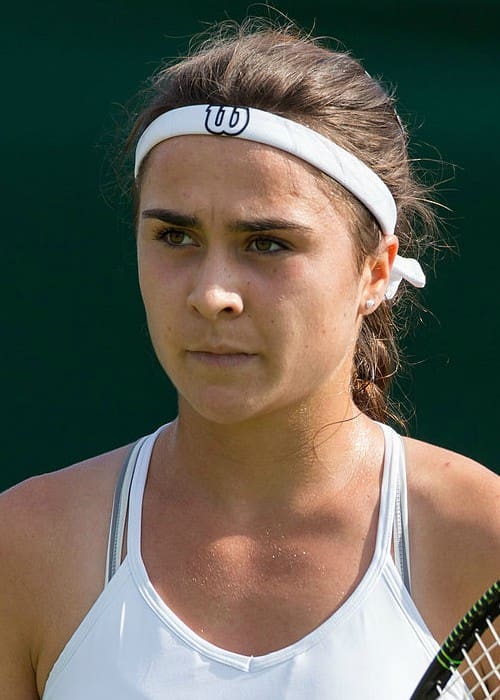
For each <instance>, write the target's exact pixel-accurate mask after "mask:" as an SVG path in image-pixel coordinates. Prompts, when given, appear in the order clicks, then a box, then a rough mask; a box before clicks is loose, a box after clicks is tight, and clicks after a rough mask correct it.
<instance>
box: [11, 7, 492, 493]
mask: <svg viewBox="0 0 500 700" xmlns="http://www.w3.org/2000/svg"><path fill="white" fill-rule="evenodd" d="M277 7H278V8H279V9H280V10H282V11H283V12H286V13H287V14H288V15H289V16H290V17H291V18H293V19H295V20H296V21H298V22H299V24H301V25H303V26H305V27H306V28H311V27H313V26H314V33H316V34H321V35H329V36H334V37H336V38H337V39H340V40H341V42H343V44H345V45H346V46H347V47H348V48H349V49H350V50H351V51H352V53H353V54H354V55H355V56H356V57H358V58H360V59H361V60H362V61H363V62H364V65H365V67H366V68H367V70H368V71H369V72H370V73H372V74H374V75H377V76H380V77H382V78H383V79H384V81H385V82H386V83H389V84H391V85H395V86H396V87H397V91H398V95H399V103H398V104H399V108H400V111H401V112H402V114H403V117H405V118H406V119H407V121H408V120H409V124H410V126H411V127H412V131H413V135H414V144H415V147H414V154H416V155H420V156H422V157H431V158H435V159H440V158H441V159H443V160H444V161H445V162H446V163H449V164H453V165H454V166H456V167H455V168H452V167H445V168H444V169H443V172H442V176H443V177H448V176H450V175H453V180H452V181H450V182H448V183H447V184H446V185H444V186H443V187H442V189H441V198H442V199H444V201H445V203H446V204H447V205H448V206H449V207H450V208H451V209H452V211H453V214H452V215H449V216H448V230H449V234H450V235H451V237H452V238H453V239H454V240H455V241H456V244H457V247H458V249H459V254H458V255H456V254H450V255H447V256H446V257H445V258H444V259H443V260H441V262H440V263H439V265H438V268H437V274H434V273H433V272H432V271H430V272H429V283H428V287H427V288H426V290H425V291H424V292H423V294H422V297H423V301H424V304H425V305H426V306H427V308H428V309H429V310H430V312H429V313H426V314H424V316H423V323H422V324H421V325H420V326H419V327H418V328H416V329H415V332H412V333H411V334H410V336H409V337H408V338H407V340H406V349H407V354H408V356H409V358H410V360H411V363H412V368H411V371H410V373H409V374H407V375H406V377H405V378H404V379H403V381H402V391H403V392H404V393H406V394H407V395H408V397H409V400H410V402H411V404H412V405H413V406H414V407H415V415H414V416H413V418H412V419H411V422H410V425H411V432H412V434H413V435H414V436H416V437H419V438H421V439H424V440H428V441H431V442H434V443H437V444H440V445H444V446H446V447H449V448H451V449H454V450H456V451H458V452H462V453H464V454H467V455H469V456H471V457H473V458H475V459H477V460H479V461H481V462H483V463H485V464H487V465H488V466H489V467H490V468H492V469H495V470H498V469H499V467H500V463H499V459H498V447H497V445H498V439H499V435H498V433H499V432H500V431H499V430H498V412H497V396H498V393H499V389H500V385H499V377H498V371H497V367H498V360H497V353H498V344H499V340H500V334H499V329H498V296H499V294H498V274H497V267H498V262H497V261H498V253H497V250H498V231H497V228H498V225H497V212H496V209H495V207H496V206H497V203H498V199H499V195H498V192H497V189H498V186H497V170H498V162H499V159H498V156H499V146H498V143H499V135H500V134H499V127H498V114H499V108H500V101H499V97H498V33H497V27H498V19H499V15H500V5H499V4H498V2H496V0H495V2H494V1H493V0H490V1H488V0H478V1H477V2H471V0H467V2H465V1H464V0H462V1H457V0H455V1H453V2H452V1H451V0H450V1H445V0H434V1H433V2H430V1H429V0H426V1H425V2H415V1H411V2H407V3H401V2H397V1H396V0H393V1H390V0H378V2H377V3H373V2H372V1H368V0H358V1H357V2H348V1H347V0H341V1H338V2H335V1H332V0H328V2H326V1H321V2H316V3H304V2H292V1H290V2H287V3H285V2H281V3H279V4H277ZM247 10H248V5H247V4H245V3H243V2H234V1H233V2H232V3H230V4H226V3H225V2H224V0H215V1H214V2H212V3H211V4H206V3H201V2H198V3H195V2H191V3H190V4H188V3H180V4H175V5H174V4H173V3H170V4H168V3H165V2H153V1H152V0H143V1H142V2H132V1H131V0H128V1H122V2H120V1H119V0H102V1H101V2H90V3H87V4H84V3H78V4H77V5H75V6H70V5H69V4H67V3H63V2H61V1H60V0H59V1H58V2H50V1H49V2H46V3H43V4H42V3H38V2H34V0H27V2H25V3H22V4H21V3H18V4H17V5H11V6H10V8H9V9H7V10H4V11H3V22H2V27H1V29H0V32H1V45H2V47H3V61H2V62H3V67H4V71H3V85H2V94H3V108H2V113H3V128H2V130H1V132H0V133H1V136H0V137H1V139H2V151H3V158H4V164H3V167H2V178H3V182H2V191H3V195H4V196H3V207H2V211H3V240H4V244H3V256H2V258H3V264H2V278H3V282H4V293H3V297H4V298H3V302H4V303H3V304H2V312H3V316H4V321H3V324H2V331H3V333H2V355H3V361H2V366H3V370H4V379H3V393H4V402H3V405H4V409H3V420H2V427H3V431H2V432H3V435H2V457H3V458H2V464H3V466H2V471H1V474H0V489H3V488H6V487H7V486H9V485H11V484H13V483H14V482H17V481H20V480H21V479H23V478H25V477H27V476H29V475H32V474H37V473H41V472H45V471H51V470H53V469H57V468H60V467H63V466H66V465H68V464H71V463H73V462H75V461H78V460H81V459H83V458H85V457H89V456H91V455H94V454H97V453H100V452H103V451H106V450H109V449H111V448H113V447H116V446H118V445H120V444H123V443H126V442H129V441H131V440H133V439H135V438H136V437H138V436H140V435H141V434H144V433H146V432H150V431H151V430H153V429H154V428H155V427H157V426H158V425H160V424H161V423H163V422H164V421H166V420H167V419H169V418H171V417H173V416H174V415H175V396H174V394H173V391H172V389H171V387H170V385H169V383H168V381H167V379H166V378H165V377H164V376H163V374H162V372H161V370H160V369H159V367H158V365H157V363H156V360H155V358H154V355H153V352H152V350H151V349H150V345H149V341H148V335H147V330H146V326H145V321H144V314H143V310H142V306H141V302H140V298H139V293H138V288H137V282H136V270H135V261H134V242H133V231H132V226H131V224H130V223H128V222H127V221H126V218H127V216H128V208H127V206H126V205H125V204H123V202H122V203H119V202H117V200H116V198H114V199H113V197H112V194H111V192H112V187H111V186H110V181H111V175H110V169H109V165H108V156H109V150H110V148H111V147H112V143H113V138H114V136H113V135H114V134H115V133H116V129H117V122H118V123H119V122H120V120H121V121H123V114H122V111H123V110H122V109H121V106H122V105H124V104H125V103H127V102H128V101H129V100H130V98H131V97H132V96H133V95H134V93H135V92H136V91H137V89H138V88H139V87H140V86H141V84H142V83H143V81H144V80H145V79H146V77H147V76H148V75H149V74H150V73H151V72H152V71H153V70H154V69H155V68H156V67H157V65H158V64H159V62H160V61H161V60H162V59H163V58H166V57H167V58H168V57H173V56H176V55H178V54H179V53H181V52H183V51H185V50H186V47H187V44H188V40H189V37H190V36H191V35H192V34H193V33H197V32H199V31H201V30H202V29H203V28H204V26H205V23H210V22H213V21H215V20H220V19H224V18H225V17H230V18H232V19H237V20H239V19H242V18H243V17H244V15H245V14H246V13H247ZM250 12H251V13H252V14H266V9H265V7H264V6H263V5H254V6H250ZM453 171H454V172H453Z"/></svg>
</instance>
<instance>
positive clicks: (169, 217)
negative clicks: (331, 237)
mask: <svg viewBox="0 0 500 700" xmlns="http://www.w3.org/2000/svg"><path fill="white" fill-rule="evenodd" d="M141 216H142V218H143V219H159V220H160V221H164V222H165V223H166V224H173V225H174V226H180V227H182V228H198V229H200V228H202V224H201V221H200V220H199V219H198V218H197V217H196V216H190V215H188V214H181V213H180V212H178V211H175V210H173V209H145V210H144V211H143V212H142V214H141ZM229 229H230V230H231V231H233V232H235V233H244V232H249V231H251V232H257V233H258V232H262V231H283V230H287V231H290V230H292V231H293V230H296V231H298V230H300V231H304V230H305V231H308V230H309V231H312V229H311V228H310V227H309V226H306V225H304V224H302V223H299V222H297V221H290V220H288V219H283V218H280V217H278V218H276V219H274V218H269V217H263V218H261V219H251V220H248V221H247V220H244V219H237V220H235V221H232V222H231V223H230V224H229Z"/></svg>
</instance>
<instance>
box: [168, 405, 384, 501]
mask: <svg viewBox="0 0 500 700" xmlns="http://www.w3.org/2000/svg"><path fill="white" fill-rule="evenodd" d="M377 431H378V428H377V426H375V425H374V424H373V422H372V421H370V420H369V419H368V418H366V416H364V415H362V414H360V412H359V409H357V407H356V406H355V405H354V404H353V403H352V401H351V400H350V399H349V401H346V402H345V404H344V406H343V407H342V409H341V410H337V411H325V407H324V406H321V407H316V408H315V409H312V408H311V407H310V406H299V407H297V408H296V409H295V410H294V411H293V412H290V411H288V412H286V413H276V414H271V415H270V414H267V415H265V416H263V417H258V418H252V419H251V420H248V421H244V422H242V423H236V424H229V425H228V424H218V423H214V422H212V421H208V420H206V419H204V418H203V417H202V416H200V415H199V414H197V413H196V412H194V411H193V410H192V408H191V407H190V406H188V405H186V404H185V403H184V402H183V401H182V399H181V400H180V402H179V417H178V419H177V420H176V421H175V423H174V424H173V425H172V426H171V428H170V429H169V430H168V431H166V432H165V434H164V435H163V436H162V440H161V441H160V442H162V445H161V446H160V447H159V450H160V455H161V462H162V464H163V465H169V470H168V474H166V473H165V472H164V475H165V478H166V480H167V481H168V482H172V484H176V485H177V486H180V487H181V488H182V489H188V490H189V491H190V492H192V491H193V490H195V491H198V492H201V493H203V497H204V498H205V499H206V498H210V499H211V500H212V501H213V502H214V503H217V504H220V505H223V506H225V507H229V508H231V507H233V506H234V508H235V509H240V510H241V508H242V504H243V503H244V504H247V505H248V506H249V507H262V508H273V507H278V506H280V505H284V506H290V505H292V504H295V505H297V504H300V503H302V502H304V501H307V500H308V499H309V498H310V497H311V495H312V494H316V495H318V494H321V493H325V492H329V493H331V492H332V490H334V491H335V490H340V489H342V488H343V487H344V486H345V485H346V483H347V482H348V481H350V480H351V478H352V476H353V474H354V473H355V472H356V471H359V468H360V465H362V464H364V463H365V462H366V457H367V454H368V452H369V449H370V447H371V446H372V445H373V440H374V434H375V433H376V432H377ZM169 488H170V486H169Z"/></svg>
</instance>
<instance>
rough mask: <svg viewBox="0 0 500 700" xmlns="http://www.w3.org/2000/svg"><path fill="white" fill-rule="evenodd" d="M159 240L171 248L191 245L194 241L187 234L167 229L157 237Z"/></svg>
mask: <svg viewBox="0 0 500 700" xmlns="http://www.w3.org/2000/svg"><path fill="white" fill-rule="evenodd" d="M156 237H157V238H158V239H159V240H162V241H165V243H167V245H169V246H171V247H172V248H183V247H185V246H188V245H193V243H194V241H193V239H192V238H191V236H190V235H189V234H187V233H186V232H185V231H180V230H179V229H173V228H167V229H163V230H162V231H160V232H159V233H158V234H157V236H156Z"/></svg>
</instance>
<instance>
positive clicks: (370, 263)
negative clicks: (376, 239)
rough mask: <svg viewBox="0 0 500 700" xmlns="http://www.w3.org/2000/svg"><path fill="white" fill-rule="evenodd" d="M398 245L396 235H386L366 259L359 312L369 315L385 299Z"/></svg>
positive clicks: (362, 276)
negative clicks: (374, 251) (375, 250)
mask: <svg viewBox="0 0 500 700" xmlns="http://www.w3.org/2000/svg"><path fill="white" fill-rule="evenodd" d="M398 247H399V243H398V239H397V237H396V236H394V235H390V236H387V235H384V236H382V238H381V240H380V244H379V247H378V249H377V252H376V253H374V254H373V255H370V256H369V257H368V258H367V259H366V261H365V265H364V268H363V272H362V275H361V279H362V283H361V296H360V303H359V313H360V314H361V315H362V316H367V315H368V314H370V313H372V312H373V311H375V309H376V308H377V307H378V305H379V304H380V302H381V301H382V300H383V298H384V294H385V290H386V289H387V285H388V284H389V278H390V274H391V268H392V264H393V262H394V259H395V258H396V254H397V252H398Z"/></svg>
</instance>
